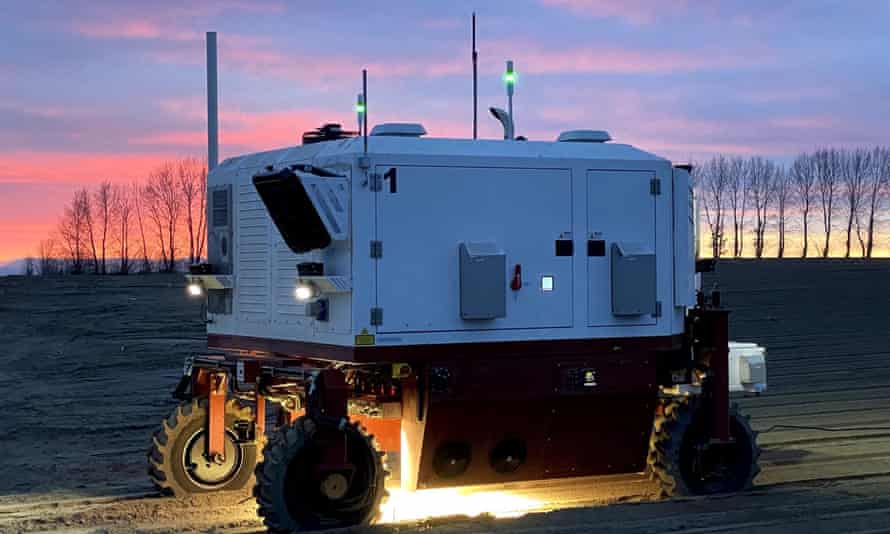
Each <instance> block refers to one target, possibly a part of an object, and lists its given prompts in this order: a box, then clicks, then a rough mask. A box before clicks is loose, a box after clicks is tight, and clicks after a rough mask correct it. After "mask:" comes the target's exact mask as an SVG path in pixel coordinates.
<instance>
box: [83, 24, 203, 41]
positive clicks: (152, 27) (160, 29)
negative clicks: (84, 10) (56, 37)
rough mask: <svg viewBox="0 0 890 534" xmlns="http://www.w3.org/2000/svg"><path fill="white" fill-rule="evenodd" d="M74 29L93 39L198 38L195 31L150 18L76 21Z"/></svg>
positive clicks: (177, 39) (186, 39)
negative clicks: (174, 26)
mask: <svg viewBox="0 0 890 534" xmlns="http://www.w3.org/2000/svg"><path fill="white" fill-rule="evenodd" d="M73 29H74V31H76V32H77V33H79V34H81V35H84V36H86V37H91V38H94V39H163V40H166V41H189V40H194V39H199V38H200V36H201V34H200V33H198V32H196V31H191V30H185V29H178V28H171V27H169V26H165V25H163V24H162V23H160V22H159V21H152V20H145V19H142V20H114V19H112V20H95V21H90V22H76V23H75V24H74V26H73Z"/></svg>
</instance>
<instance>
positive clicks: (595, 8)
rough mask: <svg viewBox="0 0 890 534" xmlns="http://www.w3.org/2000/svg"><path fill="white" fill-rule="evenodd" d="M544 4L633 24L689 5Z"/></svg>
mask: <svg viewBox="0 0 890 534" xmlns="http://www.w3.org/2000/svg"><path fill="white" fill-rule="evenodd" d="M542 2H543V4H544V5H547V6H551V7H558V8H562V9H567V10H568V11H570V12H572V13H574V14H576V15H582V16H586V17H595V18H620V19H624V20H626V21H628V22H630V23H632V24H637V25H644V24H650V23H651V22H653V21H654V20H655V19H656V18H657V17H658V16H659V15H661V14H663V13H665V12H666V11H674V10H678V9H682V8H685V7H687V5H688V2H687V1H686V0H659V1H658V2H653V1H651V0H623V1H620V2H616V1H614V0H542Z"/></svg>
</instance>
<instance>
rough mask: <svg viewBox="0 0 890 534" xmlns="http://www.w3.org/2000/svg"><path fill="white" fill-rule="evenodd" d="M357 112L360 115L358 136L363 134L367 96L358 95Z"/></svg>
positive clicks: (356, 101)
mask: <svg viewBox="0 0 890 534" xmlns="http://www.w3.org/2000/svg"><path fill="white" fill-rule="evenodd" d="M355 112H356V113H357V114H358V134H359V135H361V134H362V119H363V118H364V116H365V95H363V94H362V93H359V94H358V95H356V100H355Z"/></svg>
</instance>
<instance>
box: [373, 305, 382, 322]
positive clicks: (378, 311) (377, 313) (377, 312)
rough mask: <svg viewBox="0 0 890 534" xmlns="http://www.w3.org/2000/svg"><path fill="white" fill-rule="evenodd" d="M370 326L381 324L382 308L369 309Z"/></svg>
mask: <svg viewBox="0 0 890 534" xmlns="http://www.w3.org/2000/svg"><path fill="white" fill-rule="evenodd" d="M371 324H372V325H373V326H380V325H382V324H383V308H371Z"/></svg>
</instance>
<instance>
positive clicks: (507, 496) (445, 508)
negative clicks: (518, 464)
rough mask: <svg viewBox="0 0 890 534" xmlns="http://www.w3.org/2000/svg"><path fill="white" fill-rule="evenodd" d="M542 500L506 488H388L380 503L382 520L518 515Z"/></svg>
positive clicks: (535, 507) (536, 508)
mask: <svg viewBox="0 0 890 534" xmlns="http://www.w3.org/2000/svg"><path fill="white" fill-rule="evenodd" d="M543 507H544V503H543V502H541V501H539V500H536V499H531V498H528V497H526V496H523V495H518V494H514V493H512V492H510V491H498V490H493V491H484V490H482V491H479V490H472V489H461V488H446V489H432V490H419V491H413V492H412V491H402V490H400V489H392V490H390V496H389V500H388V501H387V502H386V503H384V505H383V508H382V511H383V517H382V522H383V523H400V522H403V521H419V520H423V519H430V518H435V517H448V516H456V515H462V516H468V517H476V516H479V515H482V514H488V515H491V516H494V517H498V518H506V517H520V516H523V515H525V514H527V513H529V512H530V511H543Z"/></svg>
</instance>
